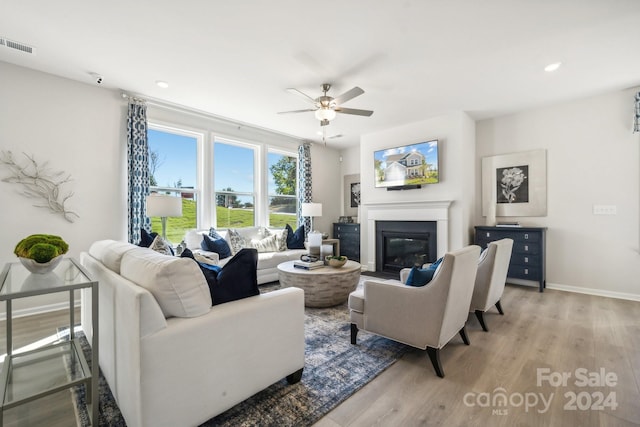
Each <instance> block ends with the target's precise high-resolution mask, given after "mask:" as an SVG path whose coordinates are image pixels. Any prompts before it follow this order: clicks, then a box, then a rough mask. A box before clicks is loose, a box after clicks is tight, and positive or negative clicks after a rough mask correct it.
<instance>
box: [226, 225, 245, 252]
mask: <svg viewBox="0 0 640 427" xmlns="http://www.w3.org/2000/svg"><path fill="white" fill-rule="evenodd" d="M227 233H228V234H227V236H229V242H231V252H233V253H234V254H237V253H238V252H240V249H242V248H246V247H248V246H249V245H248V244H247V241H246V240H245V238H244V237H242V236H241V235H240V233H238V232H237V231H236V230H235V229H233V228H230V229H229V231H228V232H227Z"/></svg>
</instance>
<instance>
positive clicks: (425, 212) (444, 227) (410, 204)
mask: <svg viewBox="0 0 640 427" xmlns="http://www.w3.org/2000/svg"><path fill="white" fill-rule="evenodd" d="M451 203H452V201H451V200H436V201H433V200H411V201H402V202H386V201H385V202H369V203H362V205H361V207H360V209H361V211H360V215H361V221H363V220H364V221H363V222H364V224H363V226H365V227H366V230H365V233H366V254H367V259H366V262H367V264H366V265H367V270H369V271H375V270H376V265H375V264H376V221H436V224H437V239H438V257H441V256H443V255H444V254H445V252H447V250H448V248H449V207H450V206H451Z"/></svg>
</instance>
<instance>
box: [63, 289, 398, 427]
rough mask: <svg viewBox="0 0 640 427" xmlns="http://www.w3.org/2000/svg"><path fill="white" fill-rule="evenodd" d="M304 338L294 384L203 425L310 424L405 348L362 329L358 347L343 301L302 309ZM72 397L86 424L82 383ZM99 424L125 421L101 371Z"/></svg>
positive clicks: (281, 386)
mask: <svg viewBox="0 0 640 427" xmlns="http://www.w3.org/2000/svg"><path fill="white" fill-rule="evenodd" d="M261 288H262V287H261ZM305 341H306V347H305V367H304V372H303V375H302V380H301V381H300V382H299V383H297V384H293V385H289V384H288V383H287V382H286V380H284V379H283V380H281V381H279V382H277V383H275V384H273V385H271V386H270V387H268V388H266V389H264V390H263V391H261V392H259V393H257V394H255V395H253V396H252V397H250V398H249V399H247V400H245V401H244V402H241V403H239V404H238V405H236V406H234V407H233V408H231V409H229V410H228V411H226V412H224V413H222V414H220V415H218V416H216V417H214V418H212V419H211V420H209V421H207V422H206V423H204V424H203V426H206V427H213V426H234V427H236V426H278V427H283V426H296V427H299V426H308V425H311V424H313V423H315V422H316V421H318V420H319V419H320V418H322V417H323V416H324V415H326V414H327V413H328V412H329V411H331V410H332V409H333V408H335V407H336V406H338V404H340V403H341V402H343V401H344V400H345V399H347V398H348V397H349V396H351V395H352V394H353V393H355V392H356V391H358V390H359V389H361V388H362V387H363V386H364V385H365V384H367V383H368V382H369V381H371V380H372V379H374V378H375V377H376V376H378V375H379V374H380V373H381V372H382V371H384V370H385V369H386V368H388V367H389V366H391V365H392V364H393V363H394V362H395V361H396V360H398V359H399V358H400V357H401V356H402V355H403V354H404V353H405V352H406V351H407V350H408V349H409V348H410V347H407V346H405V345H403V344H399V343H397V342H394V341H391V340H388V339H385V338H382V337H378V336H375V335H371V334H368V333H366V332H360V333H359V334H358V345H355V346H354V345H351V344H350V324H349V314H348V309H347V306H346V304H343V305H340V306H337V307H331V308H306V309H305ZM83 350H84V351H85V354H90V352H91V349H90V347H89V345H88V344H86V340H84V339H83ZM89 360H91V359H90V358H89ZM74 396H75V404H76V407H77V413H78V418H79V420H80V422H81V425H83V426H85V425H89V419H88V416H87V412H86V405H85V404H84V403H85V400H84V398H85V395H84V387H82V386H81V387H77V390H76V391H75V393H74ZM99 425H101V426H124V425H126V424H125V422H124V420H123V418H122V416H121V414H120V411H119V410H118V406H117V404H116V402H115V400H114V399H113V396H112V395H111V392H110V390H109V387H108V385H107V383H106V381H105V380H104V378H103V377H102V374H101V375H100V420H99Z"/></svg>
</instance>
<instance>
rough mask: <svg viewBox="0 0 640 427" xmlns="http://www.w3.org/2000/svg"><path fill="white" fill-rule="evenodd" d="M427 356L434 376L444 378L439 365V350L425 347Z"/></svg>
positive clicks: (440, 364)
mask: <svg viewBox="0 0 640 427" xmlns="http://www.w3.org/2000/svg"><path fill="white" fill-rule="evenodd" d="M427 354H428V355H429V359H431V364H432V365H433V369H435V371H436V375H437V376H439V377H440V378H444V371H443V370H442V363H440V349H439V348H433V347H427Z"/></svg>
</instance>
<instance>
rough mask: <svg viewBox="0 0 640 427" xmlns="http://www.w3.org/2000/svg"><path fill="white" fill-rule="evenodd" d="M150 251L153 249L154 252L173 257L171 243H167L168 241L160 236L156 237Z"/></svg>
mask: <svg viewBox="0 0 640 427" xmlns="http://www.w3.org/2000/svg"><path fill="white" fill-rule="evenodd" d="M149 249H153V250H154V251H156V252H158V253H161V254H163V255H173V249H171V245H169V243H167V241H166V240H164V239H163V238H162V237H160V236H156V238H155V239H153V242H152V243H151V245H150V246H149Z"/></svg>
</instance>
